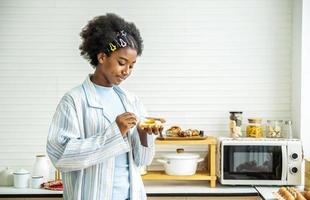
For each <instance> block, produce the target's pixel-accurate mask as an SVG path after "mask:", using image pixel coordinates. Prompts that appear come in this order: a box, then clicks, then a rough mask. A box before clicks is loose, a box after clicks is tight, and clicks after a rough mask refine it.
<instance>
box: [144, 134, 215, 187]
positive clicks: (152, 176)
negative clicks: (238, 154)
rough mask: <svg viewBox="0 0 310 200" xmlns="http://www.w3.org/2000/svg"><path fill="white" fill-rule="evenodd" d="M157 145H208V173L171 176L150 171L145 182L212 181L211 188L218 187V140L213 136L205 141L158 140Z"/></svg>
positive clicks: (162, 172)
mask: <svg viewBox="0 0 310 200" xmlns="http://www.w3.org/2000/svg"><path fill="white" fill-rule="evenodd" d="M155 144H157V145H165V144H183V145H197V144H205V145H208V147H209V150H208V161H207V171H203V172H202V171H198V172H196V174H195V175H193V176H169V175H167V174H166V173H165V172H164V171H148V172H147V174H146V175H144V176H142V179H143V180H180V181H181V180H208V181H210V187H215V186H216V178H217V177H216V174H215V168H216V165H215V157H216V144H217V139H216V138H215V137H212V136H208V137H207V138H206V139H204V140H179V139H178V140H171V139H164V140H163V139H156V141H155Z"/></svg>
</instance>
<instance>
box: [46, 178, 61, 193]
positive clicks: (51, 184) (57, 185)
mask: <svg viewBox="0 0 310 200" xmlns="http://www.w3.org/2000/svg"><path fill="white" fill-rule="evenodd" d="M41 188H44V189H48V190H59V191H62V190H63V184H62V180H54V181H48V182H46V183H42V184H41Z"/></svg>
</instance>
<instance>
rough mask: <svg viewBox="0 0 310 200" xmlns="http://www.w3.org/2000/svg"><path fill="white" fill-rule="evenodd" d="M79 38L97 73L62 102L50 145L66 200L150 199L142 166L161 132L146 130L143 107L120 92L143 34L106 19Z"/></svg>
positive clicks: (115, 18)
mask: <svg viewBox="0 0 310 200" xmlns="http://www.w3.org/2000/svg"><path fill="white" fill-rule="evenodd" d="M80 35H81V38H82V44H81V45H80V50H81V55H83V56H84V57H85V58H86V59H87V60H89V62H90V64H91V65H92V66H93V67H94V69H95V70H94V73H93V74H90V75H88V76H87V77H86V80H85V81H84V82H83V84H82V85H79V86H77V87H76V88H74V89H72V90H71V91H69V92H68V93H66V94H65V95H64V97H63V98H62V99H61V101H60V103H59V105H58V107H57V109H56V112H55V115H54V117H53V120H52V122H51V126H50V130H49V134H48V140H47V153H48V155H49V157H50V159H51V161H52V162H53V164H54V165H55V167H56V168H57V169H59V170H61V172H62V180H63V183H64V193H63V196H64V199H65V200H68V199H72V200H103V199H105V200H110V199H113V200H125V199H132V200H140V199H146V194H145V190H144V186H143V182H142V180H141V177H140V173H139V169H138V167H139V166H143V165H147V164H150V163H151V161H152V159H153V155H154V134H155V135H156V134H158V133H160V132H161V131H162V129H163V127H162V126H161V125H160V126H157V125H149V126H147V127H144V126H143V128H142V126H140V121H141V119H144V118H145V117H147V114H146V112H145V110H144V108H143V105H142V104H141V102H140V101H139V100H138V98H137V97H136V96H134V95H132V94H130V93H128V92H126V91H125V90H123V89H122V88H120V87H119V84H120V83H122V82H123V81H124V80H125V79H126V78H128V77H129V76H130V74H131V72H132V70H133V68H134V64H135V63H136V59H137V56H140V55H141V53H142V38H141V36H140V33H139V30H138V29H137V28H136V26H135V25H134V24H133V23H128V22H126V21H125V20H124V19H122V18H120V17H119V16H117V15H115V14H107V15H104V16H98V17H95V18H94V19H93V20H91V21H89V23H88V24H87V25H86V26H85V28H84V29H83V30H82V32H81V34H80Z"/></svg>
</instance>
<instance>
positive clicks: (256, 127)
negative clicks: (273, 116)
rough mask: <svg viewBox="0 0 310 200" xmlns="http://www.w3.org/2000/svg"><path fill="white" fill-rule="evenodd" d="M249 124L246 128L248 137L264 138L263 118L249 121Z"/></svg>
mask: <svg viewBox="0 0 310 200" xmlns="http://www.w3.org/2000/svg"><path fill="white" fill-rule="evenodd" d="M248 121H249V124H248V125H247V127H246V136H247V137H254V138H261V137H263V126H262V119H261V118H251V119H248Z"/></svg>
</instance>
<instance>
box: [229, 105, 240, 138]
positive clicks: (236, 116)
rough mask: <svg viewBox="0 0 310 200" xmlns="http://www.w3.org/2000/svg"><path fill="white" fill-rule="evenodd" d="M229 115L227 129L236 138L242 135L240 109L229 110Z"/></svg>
mask: <svg viewBox="0 0 310 200" xmlns="http://www.w3.org/2000/svg"><path fill="white" fill-rule="evenodd" d="M229 113H230V117H229V119H230V120H229V130H230V136H231V137H232V138H238V137H240V136H242V132H241V125H242V111H230V112H229Z"/></svg>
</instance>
